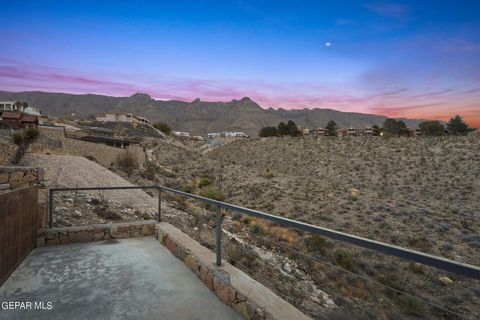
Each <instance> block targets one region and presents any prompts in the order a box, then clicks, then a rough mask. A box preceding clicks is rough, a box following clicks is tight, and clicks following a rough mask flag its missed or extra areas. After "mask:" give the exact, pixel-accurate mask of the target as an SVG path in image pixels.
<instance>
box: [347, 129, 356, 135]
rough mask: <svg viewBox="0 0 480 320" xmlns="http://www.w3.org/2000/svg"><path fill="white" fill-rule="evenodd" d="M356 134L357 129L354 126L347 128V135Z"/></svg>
mask: <svg viewBox="0 0 480 320" xmlns="http://www.w3.org/2000/svg"><path fill="white" fill-rule="evenodd" d="M357 135H358V132H357V129H355V128H348V129H347V136H349V137H350V136H357Z"/></svg>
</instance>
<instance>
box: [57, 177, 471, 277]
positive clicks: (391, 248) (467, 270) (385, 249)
mask: <svg viewBox="0 0 480 320" xmlns="http://www.w3.org/2000/svg"><path fill="white" fill-rule="evenodd" d="M146 188H158V190H159V195H161V192H162V191H165V192H170V193H174V194H178V195H180V196H183V197H187V198H190V199H195V200H199V201H202V202H205V203H209V204H212V205H215V206H217V208H223V209H227V210H232V211H237V212H241V213H244V214H247V215H249V216H253V217H256V218H261V219H265V220H268V221H271V222H274V223H277V224H279V225H282V226H285V227H289V228H294V229H298V230H303V231H307V232H311V233H314V234H318V235H321V236H324V237H327V238H330V239H333V240H338V241H342V242H346V243H349V244H353V245H356V246H359V247H363V248H367V249H370V250H374V251H378V252H382V253H385V254H388V255H392V256H396V257H399V258H402V259H405V260H409V261H413V262H419V263H422V264H425V265H428V266H431V267H434V268H437V269H442V270H445V271H448V272H452V273H456V274H459V275H462V276H466V277H469V278H475V279H480V267H477V266H474V265H471V264H467V263H462V262H458V261H454V260H450V259H446V258H442V257H438V256H434V255H431V254H427V253H423V252H420V251H415V250H411V249H407V248H403V247H399V246H395V245H391V244H387V243H383V242H379V241H375V240H370V239H367V238H362V237H359V236H355V235H351V234H348V233H344V232H340V231H335V230H332V229H327V228H323V227H319V226H315V225H312V224H309V223H305V222H301V221H296V220H292V219H288V218H284V217H281V216H276V215H273V214H269V213H265V212H262V211H258V210H252V209H248V208H245V207H241V206H237V205H234V204H230V203H226V202H222V201H218V200H213V199H210V198H205V197H202V196H198V195H195V194H191V193H188V192H184V191H180V190H176V189H172V188H168V187H164V186H148V187H97V188H54V189H50V191H75V190H107V189H111V190H119V189H146ZM50 194H52V192H51V193H50ZM159 203H160V201H159ZM160 210H161V208H160V206H159V213H158V218H159V221H160V214H161V212H160ZM218 212H219V211H218V210H217V217H218ZM50 215H51V210H50ZM217 221H221V220H218V218H217ZM50 222H51V220H50ZM217 237H220V232H217ZM217 240H218V239H217ZM219 252H220V248H218V250H217V258H218V256H219ZM217 261H218V259H217Z"/></svg>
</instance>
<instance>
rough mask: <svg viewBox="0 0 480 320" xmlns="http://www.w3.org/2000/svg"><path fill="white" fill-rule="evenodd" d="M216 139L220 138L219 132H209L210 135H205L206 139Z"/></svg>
mask: <svg viewBox="0 0 480 320" xmlns="http://www.w3.org/2000/svg"><path fill="white" fill-rule="evenodd" d="M216 137H220V132H211V133H207V138H208V139H214V138H216Z"/></svg>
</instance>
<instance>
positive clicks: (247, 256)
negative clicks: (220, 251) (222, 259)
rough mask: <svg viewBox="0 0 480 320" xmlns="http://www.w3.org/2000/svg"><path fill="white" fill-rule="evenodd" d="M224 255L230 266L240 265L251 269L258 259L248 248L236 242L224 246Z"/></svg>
mask: <svg viewBox="0 0 480 320" xmlns="http://www.w3.org/2000/svg"><path fill="white" fill-rule="evenodd" d="M225 253H226V254H227V257H228V258H227V260H228V262H229V263H230V264H232V265H236V264H241V265H243V266H245V267H248V268H252V267H253V266H255V262H256V261H257V259H258V255H257V254H256V253H255V251H253V250H252V249H251V248H250V247H248V246H247V245H245V244H242V243H238V242H237V241H232V242H229V243H227V244H226V245H225Z"/></svg>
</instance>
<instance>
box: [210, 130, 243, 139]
mask: <svg viewBox="0 0 480 320" xmlns="http://www.w3.org/2000/svg"><path fill="white" fill-rule="evenodd" d="M217 137H222V138H248V135H247V134H245V132H240V131H222V132H211V133H208V134H207V138H208V139H214V138H217Z"/></svg>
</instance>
